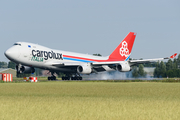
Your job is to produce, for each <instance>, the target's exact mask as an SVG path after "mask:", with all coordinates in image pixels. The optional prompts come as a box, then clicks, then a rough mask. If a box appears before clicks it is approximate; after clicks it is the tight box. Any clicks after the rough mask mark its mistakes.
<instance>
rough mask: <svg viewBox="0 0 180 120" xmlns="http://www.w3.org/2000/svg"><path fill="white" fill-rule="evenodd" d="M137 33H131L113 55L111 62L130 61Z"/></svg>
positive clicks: (110, 57) (110, 58)
mask: <svg viewBox="0 0 180 120" xmlns="http://www.w3.org/2000/svg"><path fill="white" fill-rule="evenodd" d="M135 37H136V33H134V32H130V33H129V34H128V35H127V36H126V37H125V38H124V40H123V41H122V42H121V43H120V44H119V46H118V47H117V48H116V49H115V50H114V51H113V52H112V53H111V55H110V56H109V60H112V61H126V60H128V59H129V57H130V54H131V50H132V47H133V44H134V40H135Z"/></svg>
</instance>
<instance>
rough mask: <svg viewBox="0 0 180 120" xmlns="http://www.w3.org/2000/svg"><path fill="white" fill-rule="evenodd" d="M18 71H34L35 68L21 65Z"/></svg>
mask: <svg viewBox="0 0 180 120" xmlns="http://www.w3.org/2000/svg"><path fill="white" fill-rule="evenodd" d="M19 72H20V73H27V74H29V73H34V72H35V69H34V68H33V67H28V66H21V67H20V70H19Z"/></svg>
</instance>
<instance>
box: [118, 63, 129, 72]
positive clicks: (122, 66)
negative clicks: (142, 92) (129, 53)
mask: <svg viewBox="0 0 180 120" xmlns="http://www.w3.org/2000/svg"><path fill="white" fill-rule="evenodd" d="M116 70H118V71H119V72H128V71H131V67H130V66H129V64H128V63H121V64H117V65H116Z"/></svg>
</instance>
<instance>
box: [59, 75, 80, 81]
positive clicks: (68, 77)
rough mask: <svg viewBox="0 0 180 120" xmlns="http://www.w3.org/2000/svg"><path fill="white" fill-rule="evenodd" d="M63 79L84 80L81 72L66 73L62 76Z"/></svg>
mask: <svg viewBox="0 0 180 120" xmlns="http://www.w3.org/2000/svg"><path fill="white" fill-rule="evenodd" d="M62 80H82V77H81V76H80V75H79V74H77V75H75V76H73V75H69V74H66V76H65V77H62Z"/></svg>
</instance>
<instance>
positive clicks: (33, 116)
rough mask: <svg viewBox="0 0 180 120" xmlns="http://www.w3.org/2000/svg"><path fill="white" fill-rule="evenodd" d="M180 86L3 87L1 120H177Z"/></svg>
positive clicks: (61, 84)
mask: <svg viewBox="0 0 180 120" xmlns="http://www.w3.org/2000/svg"><path fill="white" fill-rule="evenodd" d="M179 118H180V83H159V82H158V83H156V82H154V83H153V82H128V83H123V82H65V81H62V82H60V81H52V82H39V83H23V82H22V83H0V120H21V119H22V120H178V119H179Z"/></svg>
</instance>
